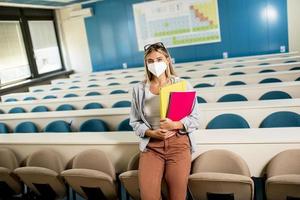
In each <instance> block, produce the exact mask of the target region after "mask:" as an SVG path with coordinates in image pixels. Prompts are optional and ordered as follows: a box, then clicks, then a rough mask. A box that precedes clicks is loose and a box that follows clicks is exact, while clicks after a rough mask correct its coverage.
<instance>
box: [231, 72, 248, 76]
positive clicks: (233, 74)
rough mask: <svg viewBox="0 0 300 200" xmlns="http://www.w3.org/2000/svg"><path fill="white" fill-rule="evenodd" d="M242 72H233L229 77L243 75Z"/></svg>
mask: <svg viewBox="0 0 300 200" xmlns="http://www.w3.org/2000/svg"><path fill="white" fill-rule="evenodd" d="M244 74H245V73H244V72H233V73H231V74H229V76H237V75H244Z"/></svg>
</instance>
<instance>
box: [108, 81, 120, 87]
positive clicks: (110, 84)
mask: <svg viewBox="0 0 300 200" xmlns="http://www.w3.org/2000/svg"><path fill="white" fill-rule="evenodd" d="M112 85H121V84H120V83H116V82H114V83H109V84H108V86H112Z"/></svg>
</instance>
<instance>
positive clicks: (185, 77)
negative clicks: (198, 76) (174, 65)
mask: <svg viewBox="0 0 300 200" xmlns="http://www.w3.org/2000/svg"><path fill="white" fill-rule="evenodd" d="M180 78H181V79H191V77H189V76H181V77H180Z"/></svg>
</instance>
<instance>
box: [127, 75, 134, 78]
mask: <svg viewBox="0 0 300 200" xmlns="http://www.w3.org/2000/svg"><path fill="white" fill-rule="evenodd" d="M133 77H134V76H131V75H127V76H125V78H133Z"/></svg>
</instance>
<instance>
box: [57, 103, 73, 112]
mask: <svg viewBox="0 0 300 200" xmlns="http://www.w3.org/2000/svg"><path fill="white" fill-rule="evenodd" d="M66 110H76V109H75V107H74V106H72V105H70V104H63V105H60V106H58V107H57V108H56V111H66Z"/></svg>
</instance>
